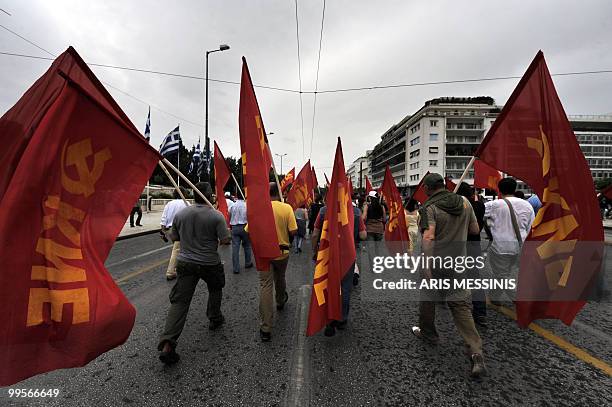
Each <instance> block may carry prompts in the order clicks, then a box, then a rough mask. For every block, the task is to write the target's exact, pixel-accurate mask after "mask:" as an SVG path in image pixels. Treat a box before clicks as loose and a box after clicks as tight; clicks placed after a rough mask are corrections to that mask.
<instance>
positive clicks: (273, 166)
mask: <svg viewBox="0 0 612 407" xmlns="http://www.w3.org/2000/svg"><path fill="white" fill-rule="evenodd" d="M270 134H273V133H270ZM268 151H270V160H271V161H272V170H273V171H274V179H275V180H276V187H277V188H278V195H279V196H280V201H281V202H283V203H284V202H285V198H283V191H282V190H281V185H280V181H279V180H278V172H276V164H275V163H274V157H273V156H272V149H271V148H270V140H268Z"/></svg>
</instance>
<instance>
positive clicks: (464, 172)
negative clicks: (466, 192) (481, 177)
mask: <svg viewBox="0 0 612 407" xmlns="http://www.w3.org/2000/svg"><path fill="white" fill-rule="evenodd" d="M474 161H476V156H474V155H473V156H472V158H471V159H470V162H469V163H468V165H467V167H465V170H464V171H463V174H461V178H459V181H458V182H457V185H455V190H454V191H453V192H457V190H458V189H459V185H461V183H462V182H463V180H464V179H465V177H467V174H468V171H469V170H470V168H472V165H474Z"/></svg>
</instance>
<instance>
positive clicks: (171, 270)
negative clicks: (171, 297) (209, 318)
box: [161, 187, 187, 281]
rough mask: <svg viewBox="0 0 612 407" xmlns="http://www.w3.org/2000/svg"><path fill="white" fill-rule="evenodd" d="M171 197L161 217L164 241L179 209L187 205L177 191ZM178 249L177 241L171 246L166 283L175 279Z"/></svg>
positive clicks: (179, 245)
mask: <svg viewBox="0 0 612 407" xmlns="http://www.w3.org/2000/svg"><path fill="white" fill-rule="evenodd" d="M179 188H181V193H182V194H183V196H185V190H184V189H183V187H179ZM172 196H173V197H174V199H173V200H172V201H170V202H168V203H167V204H166V206H165V207H164V212H163V213H162V217H161V228H162V233H164V235H165V236H166V239H169V233H170V231H171V230H172V221H173V220H174V217H175V216H176V214H177V213H179V212H180V210H181V209H183V208H186V207H187V203H186V202H185V201H183V199H182V198H181V195H180V194H179V193H178V191H177V190H175V191H174V192H173V194H172ZM180 248H181V244H180V242H179V241H178V240H177V241H176V242H174V243H173V244H172V254H171V255H170V261H169V262H168V269H167V270H166V280H168V281H170V280H174V279H175V278H176V256H177V255H178V254H179V251H180Z"/></svg>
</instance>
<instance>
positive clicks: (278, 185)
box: [272, 159, 285, 203]
mask: <svg viewBox="0 0 612 407" xmlns="http://www.w3.org/2000/svg"><path fill="white" fill-rule="evenodd" d="M272 171H274V179H275V180H276V187H277V188H278V195H279V196H280V201H281V202H283V203H284V202H285V199H284V198H283V191H281V186H280V181H279V180H278V173H277V172H276V164H274V159H272Z"/></svg>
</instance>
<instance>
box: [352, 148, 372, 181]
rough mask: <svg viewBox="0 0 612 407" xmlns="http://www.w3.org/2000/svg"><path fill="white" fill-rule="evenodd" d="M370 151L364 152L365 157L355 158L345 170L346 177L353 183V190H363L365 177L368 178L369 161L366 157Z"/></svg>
mask: <svg viewBox="0 0 612 407" xmlns="http://www.w3.org/2000/svg"><path fill="white" fill-rule="evenodd" d="M370 153H371V150H368V151H366V155H364V156H363V157H359V158H357V159H356V160H355V161H353V163H352V164H351V165H349V167H348V168H347V170H346V176H347V177H348V178H349V179H350V180H351V182H352V183H353V188H365V185H366V182H365V177H366V176H368V178H369V176H370V172H369V170H370V161H369V160H368V155H369V154H370Z"/></svg>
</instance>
